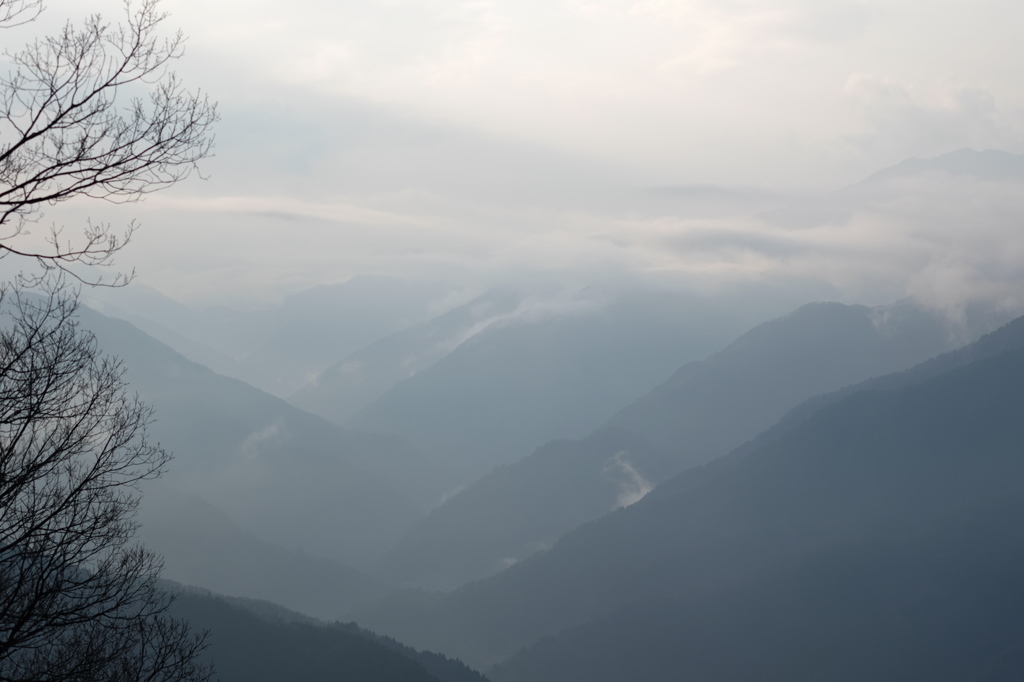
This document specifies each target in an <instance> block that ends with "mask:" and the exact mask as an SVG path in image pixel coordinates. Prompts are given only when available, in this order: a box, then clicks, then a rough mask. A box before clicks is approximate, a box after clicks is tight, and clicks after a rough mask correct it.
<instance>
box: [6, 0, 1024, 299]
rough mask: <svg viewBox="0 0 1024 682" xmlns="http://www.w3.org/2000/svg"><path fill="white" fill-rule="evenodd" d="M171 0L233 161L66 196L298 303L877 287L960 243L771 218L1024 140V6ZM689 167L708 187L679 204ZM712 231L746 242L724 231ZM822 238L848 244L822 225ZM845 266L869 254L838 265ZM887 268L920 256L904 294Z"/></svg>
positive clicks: (689, 183)
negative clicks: (436, 289)
mask: <svg viewBox="0 0 1024 682" xmlns="http://www.w3.org/2000/svg"><path fill="white" fill-rule="evenodd" d="M119 5H120V3H119V2H116V1H115V0H89V1H88V2H86V0H50V1H49V9H48V12H47V16H46V17H45V18H44V20H42V21H40V22H39V23H38V24H37V25H36V26H34V27H29V28H27V29H19V31H21V32H20V33H18V34H17V35H18V36H27V35H29V34H31V33H32V32H36V33H38V32H39V31H40V30H43V29H46V28H48V27H51V26H52V25H53V24H54V22H57V21H59V20H62V19H63V18H64V17H73V18H74V17H80V16H81V15H82V14H83V12H84V11H86V10H87V9H93V8H94V9H96V10H99V11H102V12H103V13H104V14H105V15H107V16H110V17H111V18H114V17H117V16H119V9H118V8H119ZM164 7H165V8H166V10H168V11H169V12H170V13H171V14H172V17H171V19H170V20H169V24H168V25H169V26H175V27H181V28H182V29H183V30H184V32H185V33H186V34H187V35H188V36H190V39H189V43H188V51H187V54H186V56H185V58H184V59H183V60H182V61H181V62H180V64H179V65H178V69H177V70H178V71H179V72H180V73H181V74H182V75H183V76H184V77H185V79H186V81H187V82H188V83H189V84H191V85H192V86H194V87H201V88H202V89H203V90H205V91H207V92H209V93H210V94H211V95H212V96H213V97H214V98H215V99H217V100H219V101H220V103H221V111H222V116H223V120H222V123H221V124H220V126H219V129H218V147H217V158H215V159H213V160H211V162H209V163H208V164H207V165H206V166H205V170H206V171H207V172H208V173H209V175H210V180H208V181H206V182H202V181H191V180H190V181H188V182H187V183H183V184H182V185H180V186H179V187H176V188H174V189H173V190H172V191H169V192H166V193H163V194H160V195H156V196H154V197H152V198H151V199H149V200H148V201H147V202H146V203H145V204H144V205H140V206H132V207H128V208H127V212H125V209H118V211H109V210H107V209H106V208H103V209H99V208H97V209H93V208H91V207H88V206H85V205H81V206H68V207H63V208H62V210H61V211H60V212H58V213H59V214H60V215H62V216H64V215H67V216H74V215H77V214H76V213H75V212H76V211H86V210H88V211H89V212H90V214H94V215H100V216H101V217H109V218H110V219H112V220H121V219H122V217H130V216H136V217H139V218H140V219H141V220H142V222H143V224H144V226H145V229H144V231H143V232H140V233H139V236H138V239H137V242H136V244H135V245H134V246H133V249H132V251H130V252H129V253H127V254H126V255H125V259H124V260H125V261H126V265H136V266H138V268H139V269H140V278H141V279H142V280H143V281H147V282H150V283H152V284H155V285H156V286H158V287H160V288H162V289H164V290H167V291H168V293H171V294H173V295H176V296H179V297H181V298H189V297H193V298H194V297H198V296H203V295H207V294H209V293H210V292H216V295H219V296H223V297H227V298H230V297H232V296H236V297H253V298H259V297H265V296H270V297H272V296H274V295H280V294H281V293H284V292H287V291H292V290H295V289H298V288H302V287H303V286H308V285H310V284H315V283H319V282H327V281H339V280H344V279H345V278H347V277H348V276H351V275H352V274H356V273H358V272H362V271H382V272H385V271H386V272H405V273H416V274H427V275H429V274H436V273H447V274H449V275H451V276H452V277H455V278H459V277H462V278H467V279H473V278H477V279H484V280H486V279H488V278H492V279H493V278H498V279H500V278H503V277H511V278H514V277H517V276H518V277H522V276H545V275H546V274H547V275H550V274H551V273H572V275H571V276H573V277H578V278H580V279H581V281H582V280H585V279H587V277H591V276H596V275H598V274H601V273H604V274H607V275H609V276H613V275H614V276H618V275H621V276H648V275H650V274H651V273H654V274H657V273H676V274H680V273H682V276H683V277H684V278H687V279H698V280H699V279H701V278H705V279H709V281H710V280H711V279H714V278H721V277H723V276H724V277H727V278H728V277H733V276H741V277H757V276H763V275H765V273H779V272H781V271H786V272H787V273H788V276H793V277H809V278H812V279H814V278H818V279H822V278H824V279H827V280H829V281H828V284H829V286H834V287H837V289H838V290H841V291H842V292H845V294H846V295H847V296H849V297H853V298H856V297H857V296H876V297H885V296H892V295H895V294H898V293H901V292H904V291H912V290H913V289H914V286H915V285H914V284H913V283H912V281H914V278H915V277H918V278H919V276H920V273H921V271H922V268H924V269H927V268H928V267H932V266H933V262H932V260H929V259H933V260H934V259H936V258H945V259H947V260H948V258H950V257H952V256H951V254H950V253H947V252H946V251H944V250H943V249H947V248H952V247H950V246H949V243H948V240H946V241H943V240H945V239H946V238H945V237H942V238H939V237H936V236H935V235H934V234H932V235H930V236H929V237H928V240H926V241H928V244H927V246H924V247H921V249H920V250H918V251H915V250H914V248H912V247H910V246H908V244H910V243H911V242H914V243H917V242H919V239H917V238H916V237H913V236H912V235H915V234H918V233H919V232H920V230H918V231H917V232H915V229H916V228H911V227H907V225H908V224H909V223H910V222H915V221H916V222H918V223H919V222H920V221H921V220H924V218H923V217H922V216H921V215H917V214H915V216H914V217H913V218H912V219H911V218H907V219H906V221H904V222H902V223H900V225H901V226H903V227H906V229H903V228H902V227H901V228H898V229H896V232H897V233H898V234H896V235H894V234H892V231H893V227H892V224H891V220H893V218H892V217H891V216H892V212H891V211H887V212H886V213H887V215H889V218H887V219H888V220H890V223H889V224H888V225H887V226H886V227H885V228H884V229H883V227H882V223H880V222H879V221H878V220H868V219H866V218H865V217H864V215H863V214H858V216H854V217H851V218H850V219H849V220H847V221H846V222H844V223H842V224H841V225H839V226H838V227H836V228H835V229H832V228H830V231H828V232H827V234H818V235H817V236H815V237H813V238H809V237H808V234H809V233H801V235H802V236H800V237H799V238H797V237H793V236H792V235H789V236H787V235H780V234H779V233H778V232H777V229H778V228H777V227H776V228H772V226H771V225H768V224H766V223H765V222H764V221H762V220H760V219H758V218H757V217H756V216H759V215H762V214H763V212H764V211H766V210H771V209H773V208H777V207H778V206H779V205H781V204H785V203H786V202H787V201H790V200H792V198H793V197H795V196H806V194H807V193H808V192H829V191H832V190H837V189H839V188H841V187H843V186H845V185H848V184H850V183H854V182H857V181H859V180H861V179H863V178H864V177H866V176H868V175H870V174H871V173H873V172H874V171H877V170H878V169H880V168H883V167H885V166H888V165H891V164H894V163H896V162H899V161H901V160H902V159H905V158H907V157H915V156H916V157H933V156H936V155H939V154H943V153H945V152H949V151H952V150H955V149H958V148H961V147H973V148H975V149H985V148H994V149H1002V150H1006V151H1010V152H1024V73H1022V71H1024V60H1022V59H1020V35H1019V33H1020V27H1021V26H1024V3H1021V2H1014V1H1013V0H884V1H883V0H864V1H861V0H472V1H456V0H356V1H351V0H350V1H344V0H342V1H337V0H335V1H331V0H291V1H290V2H288V3H281V2H279V1H278V2H271V1H270V0H165V1H164ZM6 35H7V36H9V37H13V35H14V34H13V33H8V34H6ZM666 187H676V188H679V187H683V188H684V189H682V190H678V189H677V190H676V191H677V195H674V196H675V199H673V200H672V201H664V197H665V196H666V195H665V194H664V192H665V191H667V190H665V189H664V188H666ZM712 187H714V188H726V189H728V190H729V191H731V192H740V193H739V194H732V195H728V196H727V195H726V194H724V193H723V194H717V195H716V194H714V192H717V191H718V190H717V189H716V190H714V192H713V191H712V190H711V189H710V188H712ZM659 188H660V189H659ZM685 188H689V189H685ZM659 191H660V192H662V193H661V194H659ZM986 191H988V190H986ZM678 192H683V193H685V192H691V195H692V196H691V195H686V197H684V199H685V201H684V200H681V199H679V195H678ZM700 192H704V194H701V195H700V196H697V197H696V199H694V197H695V196H696V194H694V193H697V194H699V193H700ZM992 193H994V194H999V191H994V192H990V194H992ZM1003 194H1007V193H1005V192H1004V193H1003ZM941 196H942V197H947V194H945V193H944V194H942V195H941ZM965 196H966V195H965ZM1000 196H1003V195H1000ZM1013 196H1015V195H1014V194H1013V193H1012V192H1011V193H1009V194H1008V196H1003V198H1002V199H1001V200H1000V201H1001V202H1002V204H1001V205H1005V204H1006V203H1007V202H1009V203H1011V204H1012V203H1013V201H1014V200H1013ZM947 198H948V197H947ZM1004 208H1005V206H1004ZM1013 210H1016V208H1014V209H1013ZM948 214H949V211H945V212H943V213H942V214H941V215H943V216H946V215H948ZM876 217H877V216H876ZM68 219H69V220H70V219H72V218H70V217H69V218H68ZM933 219H934V216H933V218H932V220H933ZM970 220H972V221H973V218H972V219H970ZM818 227H824V226H818ZM952 227H955V226H951V229H952ZM773 229H776V232H772V230H773ZM939 232H940V233H941V234H947V233H948V232H949V231H948V230H945V231H941V230H940V231H939ZM694 234H697V235H707V234H715V235H717V237H716V240H713V241H716V243H718V242H721V241H722V239H726V240H728V239H729V237H730V235H734V236H735V235H743V238H742V239H740V238H739V237H737V239H738V241H736V242H730V243H733V244H734V245H735V244H738V245H739V246H737V247H736V248H732V249H731V250H728V249H726V250H724V251H723V249H721V248H717V250H715V249H712V250H711V251H708V250H707V249H706V248H704V247H701V248H696V247H694V246H693V245H694V244H696V243H698V242H699V243H700V244H706V243H707V240H706V239H705V241H700V240H697V241H694V240H695V238H694V237H693V235H694ZM702 239H703V237H702ZM808 239H810V242H808ZM999 239H1003V234H1002V233H1000V236H999ZM815 240H817V241H815ZM936 240H938V241H939V242H941V243H942V244H944V245H945V246H936ZM822 241H823V242H827V243H828V244H830V246H829V248H828V249H826V251H827V253H825V254H824V255H822V252H821V250H820V249H818V248H817V247H815V248H812V246H810V245H809V244H818V243H819V242H822ZM781 242H785V243H788V244H790V250H788V251H787V250H786V249H783V250H782V251H780V250H779V247H778V244H779V243H781ZM896 242H898V244H897V243H896ZM684 243H685V244H688V245H689V246H688V247H687V248H686V249H682V248H680V247H679V245H680V244H684ZM796 243H799V245H800V246H799V249H797V251H793V250H792V249H794V248H796V247H795V246H793V245H794V244H796ZM768 244H771V245H772V246H771V247H769V246H766V245H768ZM840 244H842V245H843V246H841V247H840V246H839V245H840ZM971 244H973V242H971ZM673 245H674V246H673ZM758 245H760V246H758ZM996 246H997V244H996V243H987V244H985V245H984V249H985V250H987V251H986V252H989V251H993V250H994V249H995V248H996ZM915 248H916V247H915ZM956 248H957V249H963V248H965V245H964V244H963V243H959V245H958V246H957V247H956ZM808 249H809V251H808ZM727 252H728V253H727ZM798 252H799V253H801V254H804V256H802V257H797V256H796V255H795V254H796V253H798ZM709 254H710V255H709ZM780 254H781V255H780ZM865 254H867V255H865ZM928 254H930V255H928ZM801 258H803V259H804V260H803V261H802V260H801ZM972 258H974V256H972ZM805 261H806V262H805ZM837 261H842V264H843V265H842V267H840V268H839V270H842V271H843V272H844V273H846V274H844V275H842V276H838V275H835V276H833V275H828V276H825V275H822V274H821V273H822V272H829V273H832V272H835V271H836V269H837V267H838V266H837ZM880 262H885V263H890V264H891V267H892V268H893V269H892V270H887V271H886V272H885V274H884V276H883V277H882V280H884V281H885V282H886V283H887V284H886V285H885V287H882V288H881V289H879V288H878V287H877V286H875V285H876V284H877V282H878V281H879V277H880V274H879V273H878V272H877V271H876V270H877V268H878V267H879V263H880ZM824 263H827V265H823V264H824ZM896 263H898V264H896ZM915 264H916V265H915ZM922 264H923V265H922ZM908 268H910V270H908ZM830 277H831V279H829V278H830ZM854 281H857V282H861V284H852V282H854ZM865 282H867V283H873V284H870V285H869V284H864V283H865ZM890 285H891V286H890ZM872 287H875V289H877V290H874V289H872Z"/></svg>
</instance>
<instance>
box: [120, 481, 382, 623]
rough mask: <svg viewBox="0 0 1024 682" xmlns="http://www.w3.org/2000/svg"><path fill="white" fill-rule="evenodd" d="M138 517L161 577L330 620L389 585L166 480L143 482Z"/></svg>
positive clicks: (141, 531)
mask: <svg viewBox="0 0 1024 682" xmlns="http://www.w3.org/2000/svg"><path fill="white" fill-rule="evenodd" d="M138 520H139V522H140V523H141V524H142V528H141V530H140V539H141V540H142V542H143V544H145V546H146V547H147V548H148V549H151V550H153V551H154V552H156V553H157V554H159V555H161V557H163V559H164V569H163V572H162V575H163V577H165V578H167V579H169V580H174V581H177V582H180V583H183V584H186V585H199V586H202V587H204V588H206V589H209V590H213V591H214V592H217V593H219V594H224V595H228V596H232V597H249V598H254V599H263V600H268V601H271V602H275V603H278V604H281V605H282V606H286V607H288V608H289V609H294V610H296V611H300V612H302V613H305V614H308V615H311V616H315V617H317V618H323V619H326V620H333V619H337V618H344V617H346V616H347V615H348V613H349V611H350V610H351V608H352V606H353V605H354V604H357V603H359V602H362V601H366V600H367V599H372V598H374V597H377V596H381V595H383V594H385V593H387V592H388V591H390V588H389V587H388V586H386V585H385V584H382V583H380V582H379V581H377V580H374V579H372V578H370V577H369V576H367V575H365V574H363V573H360V572H359V571H357V570H355V569H354V568H352V567H350V566H347V565H345V564H342V563H340V562H337V561H333V560H331V559H325V558H323V557H319V556H314V555H311V554H309V553H307V552H299V551H296V550H295V549H294V548H290V549H285V548H284V547H282V546H280V545H276V544H274V543H270V542H266V541H264V540H261V539H260V538H257V537H255V536H253V535H252V534H251V533H248V532H246V531H244V530H242V529H241V528H239V527H238V526H237V525H236V524H235V523H233V522H232V521H231V519H230V518H228V516H227V514H225V513H224V512H223V511H222V510H221V509H219V508H217V507H216V506H215V505H213V504H210V503H209V502H208V501H206V500H204V499H203V498H201V497H199V496H198V495H194V494H190V493H185V492H182V491H179V490H176V489H175V488H173V487H171V486H169V485H167V484H165V483H164V482H162V481H156V482H155V483H152V484H148V485H146V486H144V488H143V498H142V505H141V507H140V509H139V516H138Z"/></svg>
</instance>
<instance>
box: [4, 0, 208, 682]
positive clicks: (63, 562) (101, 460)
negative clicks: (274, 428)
mask: <svg viewBox="0 0 1024 682" xmlns="http://www.w3.org/2000/svg"><path fill="white" fill-rule="evenodd" d="M40 11H42V0H0V28H10V27H12V26H16V25H20V24H25V23H29V22H31V21H33V20H34V19H35V18H36V17H37V16H38V14H39V12H40ZM125 11H126V17H127V18H126V20H125V22H124V23H123V24H120V25H118V24H110V23H107V22H105V21H104V20H103V19H102V18H101V17H100V16H98V15H95V16H92V17H90V18H89V19H88V20H87V21H86V22H85V23H84V25H83V26H81V27H79V28H76V27H74V26H73V25H71V24H67V25H65V27H64V28H63V30H62V31H60V32H59V33H58V34H56V35H54V36H48V37H43V38H40V39H37V40H35V41H34V42H32V43H30V44H28V45H27V46H25V47H24V48H23V49H21V50H20V51H16V52H11V51H7V52H6V55H7V57H8V60H9V62H10V64H11V65H12V67H11V70H10V72H9V73H8V74H7V75H6V76H3V77H0V258H3V257H8V256H20V257H23V258H26V259H30V260H34V261H35V262H37V263H38V264H40V265H41V266H42V267H43V270H44V275H42V276H38V275H37V276H34V277H28V278H27V281H28V282H30V283H31V284H32V286H33V287H34V288H33V290H32V291H29V290H27V289H25V288H23V287H22V286H16V287H11V286H9V285H0V682H15V681H17V682H23V681H24V682H27V681H28V680H34V681H46V682H63V681H69V682H70V681H72V680H74V681H76V682H86V681H90V682H91V681H94V680H103V681H108V682H141V681H143V680H145V681H147V682H203V681H205V680H207V679H209V677H210V671H209V670H207V669H206V668H204V667H203V666H201V665H199V663H198V662H197V655H198V653H199V652H200V650H201V649H202V647H203V641H204V640H203V637H202V636H196V635H194V634H192V633H191V632H190V631H189V628H188V626H187V624H186V623H183V622H180V621H176V620H174V619H171V618H169V617H168V616H167V615H166V612H167V607H168V605H169V597H168V596H167V595H166V594H165V593H164V592H162V591H161V590H159V589H158V588H157V579H158V576H159V572H160V568H161V565H160V561H159V559H158V558H157V557H156V556H155V555H153V554H152V553H150V552H148V551H147V550H145V549H144V548H142V547H141V546H138V545H137V544H135V543H134V537H135V533H136V530H137V528H136V523H135V521H134V515H135V511H136V507H137V505H138V501H139V488H138V486H139V484H140V482H142V481H144V480H146V479H149V478H153V477H156V476H158V475H159V474H160V473H161V472H162V471H163V468H164V467H165V466H166V463H167V461H168V454H167V453H166V452H164V451H163V450H162V449H160V448H159V446H157V445H154V444H152V443H150V442H149V441H148V440H147V438H146V426H147V424H148V423H149V421H150V419H151V413H150V411H149V409H148V408H147V407H146V406H145V405H143V404H142V403H141V402H139V400H138V399H137V397H135V396H133V395H131V394H130V393H129V392H128V390H127V387H126V385H125V383H124V379H123V370H122V368H121V365H120V364H119V363H118V362H117V361H116V360H112V359H109V358H106V357H104V356H102V355H101V354H100V353H99V351H98V350H97V347H96V341H95V339H94V338H93V337H92V335H91V334H89V333H87V332H85V331H84V330H82V329H80V328H79V326H78V324H77V322H76V318H75V311H76V310H77V305H78V303H77V297H76V296H75V294H74V292H73V291H71V289H69V288H68V287H67V286H65V281H66V280H65V278H64V276H63V275H64V273H67V274H69V275H71V276H73V277H77V278H79V279H81V277H82V275H81V274H80V273H78V272H75V271H74V270H73V268H75V267H76V266H86V269H87V270H89V271H90V272H94V271H95V270H94V266H105V265H110V264H111V263H112V259H113V257H114V255H115V254H116V253H117V252H118V251H119V250H120V249H122V248H123V247H124V245H125V244H126V243H127V241H128V239H129V238H130V237H131V235H132V233H133V231H134V229H135V224H134V223H130V224H129V225H128V226H127V227H126V228H125V229H124V230H122V231H114V230H112V228H111V227H110V226H109V225H106V224H95V223H87V224H86V225H84V226H83V227H82V228H81V229H79V230H77V231H74V232H73V233H65V231H64V229H63V228H62V227H61V226H58V225H52V226H50V227H49V228H48V229H47V231H46V238H45V240H42V241H40V240H37V239H35V238H33V237H32V235H31V234H30V228H31V227H33V226H34V225H36V224H38V223H39V222H40V221H41V220H42V218H43V214H44V210H45V208H46V207H48V206H54V205H56V204H58V203H60V202H63V201H66V200H69V199H72V198H75V197H92V198H96V199H103V200H107V201H112V202H124V201H134V200H137V199H139V198H140V197H142V196H143V195H145V194H147V193H148V192H152V191H155V190H158V189H161V188H164V187H167V186H168V185H171V184H173V183H175V182H177V181H179V180H181V179H183V178H184V177H186V176H187V175H188V174H189V173H191V172H192V171H194V170H195V168H196V164H197V163H198V162H199V161H200V160H201V159H203V158H205V157H207V156H209V154H210V150H211V144H212V138H211V136H210V128H211V126H212V125H213V123H214V122H215V121H216V119H217V112H216V107H215V105H213V104H211V103H210V102H209V101H208V100H207V99H206V98H205V97H203V96H201V95H200V94H191V93H189V92H188V91H186V90H185V89H184V87H183V86H182V84H181V82H180V81H179V80H178V79H177V77H176V76H175V75H174V74H173V73H172V72H171V71H170V70H169V66H170V64H171V63H172V62H173V61H174V60H175V59H177V58H178V57H179V56H180V55H181V53H182V44H183V37H182V35H181V34H180V33H178V34H174V35H171V36H170V37H169V38H163V37H161V33H160V29H161V25H162V23H163V22H164V21H165V15H164V14H163V13H161V12H160V11H159V9H158V0H138V2H132V0H127V1H126V2H125ZM54 270H57V271H58V272H59V273H60V276H56V277H51V276H48V275H45V273H46V272H52V271H54ZM87 278H88V280H89V281H88V283H92V284H97V283H102V284H123V283H125V282H126V281H127V280H128V279H130V275H129V276H127V277H126V276H121V275H118V276H116V277H115V279H114V280H113V281H112V282H104V281H103V279H102V277H99V276H96V277H93V276H87ZM25 281H26V278H22V284H24V282H25Z"/></svg>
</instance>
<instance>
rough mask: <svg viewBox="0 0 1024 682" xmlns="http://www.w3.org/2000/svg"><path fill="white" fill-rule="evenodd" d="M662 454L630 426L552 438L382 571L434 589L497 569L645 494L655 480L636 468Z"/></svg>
mask: <svg viewBox="0 0 1024 682" xmlns="http://www.w3.org/2000/svg"><path fill="white" fill-rule="evenodd" d="M661 458H662V456H661V454H660V453H656V452H655V449H654V447H653V446H652V445H651V444H650V443H648V442H646V441H645V440H644V439H642V438H640V437H639V436H636V435H634V434H632V433H630V432H628V431H625V430H623V429H604V430H602V431H599V432H597V433H595V434H593V435H591V436H588V437H587V438H584V439H582V440H579V441H552V442H551V443H548V444H547V445H544V446H543V447H541V448H539V449H538V450H537V451H536V452H534V453H533V454H532V455H530V456H529V457H527V458H525V459H523V460H521V461H519V462H516V463H515V464H510V465H508V466H503V467H498V468H497V469H495V470H494V471H492V472H491V473H490V474H488V475H486V476H484V477H483V478H481V479H480V480H479V481H477V482H476V483H474V484H472V485H470V486H469V487H467V488H466V489H465V490H463V491H461V492H459V493H458V494H456V495H454V496H452V498H451V499H449V500H447V501H445V503H444V504H442V505H441V506H439V507H437V508H436V509H434V510H432V511H431V512H430V513H429V514H428V515H427V516H426V517H424V518H423V519H422V520H420V521H419V522H418V523H417V524H416V525H415V526H414V527H413V528H412V529H411V530H410V531H409V532H408V533H407V534H406V535H405V536H404V537H403V538H402V539H401V540H400V541H399V542H398V544H396V545H395V547H394V548H392V549H391V550H390V551H389V552H388V553H387V555H386V556H385V557H384V559H383V560H382V561H381V562H380V563H379V564H378V565H377V567H376V571H375V573H376V574H377V575H380V576H381V577H382V578H384V579H386V580H388V581H390V582H393V583H395V584H399V585H405V586H417V587H428V588H433V589H450V588H454V587H458V586H459V585H462V584H464V583H466V582H469V581H470V580H474V579H477V578H480V577H484V576H488V575H491V574H494V573H497V572H499V571H500V570H502V569H504V568H507V567H508V566H510V565H512V564H514V563H516V562H517V561H519V560H521V559H523V558H525V557H527V556H529V555H530V554H533V553H534V552H537V551H539V550H542V549H544V548H546V547H548V546H550V545H552V544H554V542H555V541H556V540H557V539H558V538H559V537H561V536H562V535H563V534H565V533H567V532H568V531H570V530H572V529H573V528H575V527H576V526H578V525H580V524H581V523H585V522H586V521H590V520H591V519H594V518H596V517H598V516H600V515H601V514H603V513H605V512H608V511H611V510H612V509H614V508H616V507H620V506H623V505H626V504H630V503H632V502H635V501H636V500H637V499H639V498H641V497H643V495H644V494H646V493H647V492H648V491H649V490H650V488H651V485H652V484H651V482H650V481H648V480H647V479H646V478H644V476H643V475H642V474H640V473H639V472H638V471H637V466H640V465H646V464H647V463H648V462H652V463H655V464H656V463H657V462H658V461H659V460H660V459H661Z"/></svg>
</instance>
